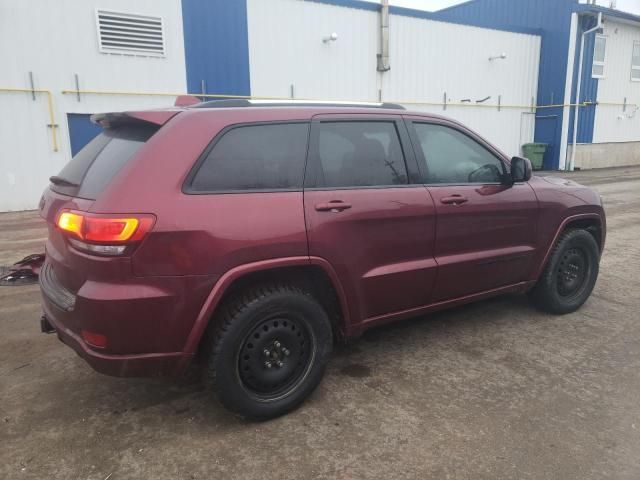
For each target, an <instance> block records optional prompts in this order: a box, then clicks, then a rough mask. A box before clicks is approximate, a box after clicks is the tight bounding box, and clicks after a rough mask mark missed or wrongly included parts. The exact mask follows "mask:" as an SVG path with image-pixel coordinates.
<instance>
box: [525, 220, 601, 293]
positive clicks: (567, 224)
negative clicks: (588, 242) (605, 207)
mask: <svg viewBox="0 0 640 480" xmlns="http://www.w3.org/2000/svg"><path fill="white" fill-rule="evenodd" d="M570 229H582V230H586V231H587V232H589V233H590V234H591V235H592V236H593V238H594V240H595V241H596V243H597V244H598V248H599V249H600V253H602V251H603V249H604V242H605V236H606V230H605V229H606V225H605V223H604V219H603V217H602V216H601V215H599V214H598V213H581V214H578V215H571V216H569V217H566V218H565V219H564V220H563V221H562V222H561V223H560V226H559V227H558V229H557V230H556V233H555V235H554V236H553V239H552V240H551V242H550V243H549V245H548V246H547V250H546V252H545V255H544V258H543V260H542V262H540V265H539V266H538V269H537V271H536V275H535V278H536V280H537V279H538V278H540V275H541V274H542V272H543V271H544V268H545V266H546V265H547V262H548V261H549V258H550V257H551V253H552V252H553V247H554V246H555V245H556V242H557V241H558V238H560V235H562V233H564V232H565V231H567V230H570Z"/></svg>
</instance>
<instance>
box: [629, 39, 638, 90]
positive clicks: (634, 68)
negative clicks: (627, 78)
mask: <svg viewBox="0 0 640 480" xmlns="http://www.w3.org/2000/svg"><path fill="white" fill-rule="evenodd" d="M631 80H633V81H634V82H640V42H638V41H636V42H633V53H632V55H631Z"/></svg>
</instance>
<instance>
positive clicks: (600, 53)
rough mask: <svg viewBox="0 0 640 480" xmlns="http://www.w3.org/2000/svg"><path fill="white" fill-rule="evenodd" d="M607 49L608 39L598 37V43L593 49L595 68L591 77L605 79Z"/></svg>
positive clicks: (592, 69)
mask: <svg viewBox="0 0 640 480" xmlns="http://www.w3.org/2000/svg"><path fill="white" fill-rule="evenodd" d="M606 48H607V37H604V36H602V35H596V43H595V46H594V47H593V67H592V68H591V76H592V77H593V78H603V77H604V57H605V51H606Z"/></svg>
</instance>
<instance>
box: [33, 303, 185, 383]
mask: <svg viewBox="0 0 640 480" xmlns="http://www.w3.org/2000/svg"><path fill="white" fill-rule="evenodd" d="M42 308H43V310H44V314H45V317H46V320H47V321H48V322H49V323H50V324H51V326H52V327H53V328H55V330H56V332H55V333H56V334H57V335H58V339H60V341H61V342H62V343H64V344H65V345H67V346H68V347H71V348H72V349H73V350H74V351H75V352H76V353H77V354H78V355H79V356H80V357H81V358H82V359H84V360H85V361H86V362H87V363H88V364H89V365H90V366H91V367H92V368H93V369H94V370H95V371H97V372H99V373H103V374H105V375H111V376H115V377H151V376H174V375H178V374H180V373H181V370H182V368H183V367H182V366H183V365H188V364H189V362H190V361H191V359H192V357H193V355H191V354H186V353H184V352H175V353H144V354H139V355H110V354H105V353H101V352H98V351H96V350H94V349H92V348H91V347H90V346H89V345H87V344H86V343H85V342H84V341H83V340H82V339H81V338H80V337H79V336H78V335H77V334H75V333H74V332H72V331H71V330H70V329H68V328H66V327H65V326H64V324H63V323H62V322H61V321H60V320H59V319H57V318H56V313H55V308H57V307H55V306H53V305H51V303H50V302H49V300H48V299H47V298H46V296H43V302H42Z"/></svg>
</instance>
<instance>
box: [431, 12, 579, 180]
mask: <svg viewBox="0 0 640 480" xmlns="http://www.w3.org/2000/svg"><path fill="white" fill-rule="evenodd" d="M576 5H577V1H576V0H471V1H469V2H466V3H463V4H460V5H456V6H453V7H450V8H446V9H444V10H440V11H438V12H435V15H436V16H437V17H438V18H439V19H441V20H445V21H455V22H462V23H465V24H468V25H475V26H478V27H485V28H502V29H515V28H525V29H533V30H537V33H539V34H540V35H541V40H542V41H541V46H540V71H539V77H538V98H537V103H538V105H545V104H546V105H551V104H561V103H563V101H564V90H565V89H564V87H565V78H566V72H567V68H566V67H567V55H568V51H569V30H570V27H571V13H572V12H573V10H574V8H575V7H576ZM541 115H542V116H543V117H544V121H542V122H538V121H536V130H535V141H536V142H542V143H548V144H549V145H550V148H549V149H548V152H547V154H545V158H544V168H546V169H551V168H558V162H559V151H560V148H559V146H560V137H561V128H559V127H557V128H556V127H555V126H553V127H552V124H554V125H561V124H562V108H547V109H544V111H543V113H541ZM551 118H557V121H553V122H552V121H551V120H550V119H551Z"/></svg>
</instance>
